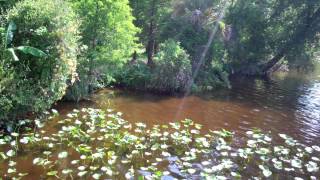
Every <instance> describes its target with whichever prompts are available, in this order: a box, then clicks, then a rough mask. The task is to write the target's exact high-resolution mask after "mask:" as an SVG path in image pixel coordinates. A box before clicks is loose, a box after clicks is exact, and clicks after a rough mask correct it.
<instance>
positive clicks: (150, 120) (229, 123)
mask: <svg viewBox="0 0 320 180" xmlns="http://www.w3.org/2000/svg"><path fill="white" fill-rule="evenodd" d="M80 107H98V108H113V109H116V110H117V111H121V112H123V113H124V117H125V119H126V120H128V121H130V122H145V123H146V124H148V125H153V124H165V123H168V122H172V121H175V120H182V119H185V118H189V119H192V120H194V121H196V122H198V123H200V124H203V125H204V128H205V129H213V130H215V129H221V128H225V129H228V130H231V131H235V132H236V133H238V134H240V135H241V134H243V133H244V132H245V131H246V130H248V129H252V128H254V127H257V128H260V129H263V130H265V131H272V132H273V133H286V134H288V135H291V136H293V137H294V138H296V139H298V140H300V141H301V142H303V143H306V144H320V66H319V65H318V67H317V68H316V70H315V71H313V72H308V73H306V72H290V73H280V74H277V75H274V76H273V77H272V78H271V79H250V78H236V79H234V80H233V81H232V89H230V90H217V91H216V92H211V93H205V94H201V95H197V96H195V95H194V96H188V97H175V96H159V95H154V94H150V93H138V92H130V91H123V90H111V89H105V90H101V91H99V92H98V93H97V94H95V95H94V96H93V97H92V102H82V103H80V104H78V105H75V104H71V103H60V104H59V105H58V107H57V108H58V109H59V110H60V111H62V112H63V113H67V112H68V111H70V110H72V109H73V108H80Z"/></svg>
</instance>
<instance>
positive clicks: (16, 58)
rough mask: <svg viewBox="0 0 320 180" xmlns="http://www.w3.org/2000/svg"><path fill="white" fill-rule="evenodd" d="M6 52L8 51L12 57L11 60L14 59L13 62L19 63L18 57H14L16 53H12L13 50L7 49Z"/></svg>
mask: <svg viewBox="0 0 320 180" xmlns="http://www.w3.org/2000/svg"><path fill="white" fill-rule="evenodd" d="M7 51H9V52H10V53H11V55H12V58H13V59H14V61H19V58H18V56H17V55H16V53H15V52H14V49H13V48H8V49H7Z"/></svg>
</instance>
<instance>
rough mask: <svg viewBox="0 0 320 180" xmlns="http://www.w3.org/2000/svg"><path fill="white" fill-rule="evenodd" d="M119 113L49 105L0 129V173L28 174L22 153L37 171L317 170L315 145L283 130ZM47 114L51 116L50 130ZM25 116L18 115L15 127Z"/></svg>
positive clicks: (130, 174) (235, 175)
mask: <svg viewBox="0 0 320 180" xmlns="http://www.w3.org/2000/svg"><path fill="white" fill-rule="evenodd" d="M121 115H122V113H120V112H114V111H113V110H111V109H107V110H106V111H104V110H99V109H91V108H89V109H81V110H73V112H71V113H69V114H67V115H66V117H65V118H61V117H60V118H59V116H60V115H59V114H58V112H57V111H56V110H52V113H51V114H49V113H47V115H46V116H45V117H46V118H43V119H37V120H36V121H35V122H36V123H35V124H36V127H35V130H32V129H30V128H29V130H28V128H27V129H26V130H24V131H21V133H20V134H19V133H18V132H13V133H11V135H3V136H1V139H0V143H1V152H0V155H1V161H2V163H1V164H2V165H1V168H0V171H1V176H3V177H5V178H11V179H19V178H22V177H28V175H29V174H28V173H29V172H24V171H19V169H18V168H17V166H18V163H19V162H21V161H22V159H23V157H24V156H25V154H30V153H31V154H33V156H34V158H33V160H32V166H35V167H40V168H41V169H42V171H41V172H42V175H41V178H50V177H55V178H62V179H66V178H71V179H79V178H80V179H81V178H82V179H88V178H92V179H103V178H118V179H161V178H162V177H172V178H178V179H191V178H200V179H242V178H253V179H263V178H271V179H274V178H279V179H282V178H284V177H286V178H292V179H302V178H308V179H317V177H319V175H320V170H319V164H320V159H319V158H320V147H319V146H306V145H303V144H301V143H299V142H298V141H296V140H294V139H293V138H291V137H289V136H287V135H285V134H279V137H277V136H273V135H272V134H270V133H263V132H262V131H260V130H258V129H254V130H252V131H247V133H246V134H247V135H246V138H245V139H243V140H241V141H240V142H239V139H237V137H236V135H235V134H234V133H232V132H229V131H227V130H221V131H211V130H210V131H209V132H208V133H205V132H202V131H201V128H202V125H200V124H197V123H195V122H193V121H192V120H190V119H186V120H183V121H181V122H173V123H170V124H167V125H165V124H164V125H154V126H153V127H151V128H149V127H147V125H146V124H144V123H135V124H130V123H129V122H127V121H126V120H124V119H123V118H122V117H121ZM47 121H48V123H50V121H57V123H58V127H57V129H58V130H57V132H51V133H52V134H51V135H50V136H48V135H47V133H48V132H47V131H46V126H45V124H46V122H47ZM28 122H30V120H23V121H20V126H25V124H26V123H28ZM20 126H18V127H20ZM275 139H277V140H275ZM276 142H279V143H276ZM29 163H31V162H29ZM30 165H31V164H30ZM22 169H23V168H22Z"/></svg>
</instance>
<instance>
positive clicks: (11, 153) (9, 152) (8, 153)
mask: <svg viewBox="0 0 320 180" xmlns="http://www.w3.org/2000/svg"><path fill="white" fill-rule="evenodd" d="M6 154H7V156H8V157H13V156H14V155H16V152H15V151H14V150H12V149H10V150H9V151H7V153H6Z"/></svg>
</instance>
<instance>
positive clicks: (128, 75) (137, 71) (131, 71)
mask: <svg viewBox="0 0 320 180" xmlns="http://www.w3.org/2000/svg"><path fill="white" fill-rule="evenodd" d="M115 74H116V76H115V78H116V82H117V83H118V84H119V85H120V86H125V87H128V88H132V89H137V90H146V89H147V87H148V85H149V83H150V80H151V76H153V75H152V74H151V69H150V68H149V67H148V66H147V65H146V64H145V63H144V62H141V61H138V62H137V63H135V64H127V65H125V66H123V67H122V68H121V70H120V71H117V72H116V73H115Z"/></svg>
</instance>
